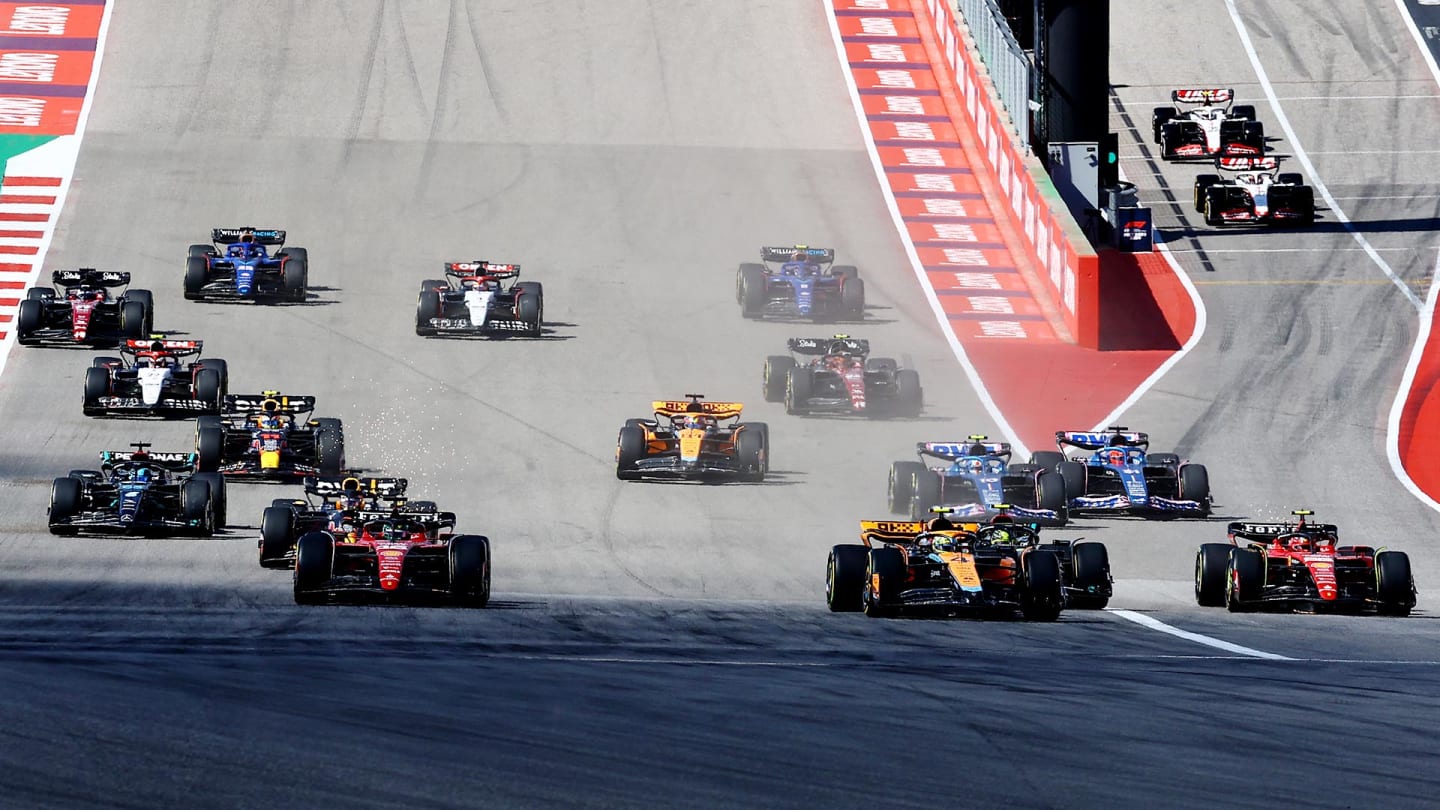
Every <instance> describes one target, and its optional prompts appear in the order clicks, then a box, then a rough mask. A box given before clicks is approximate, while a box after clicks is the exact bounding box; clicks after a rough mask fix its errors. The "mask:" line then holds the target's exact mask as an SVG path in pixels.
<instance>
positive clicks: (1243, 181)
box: [1195, 157, 1315, 225]
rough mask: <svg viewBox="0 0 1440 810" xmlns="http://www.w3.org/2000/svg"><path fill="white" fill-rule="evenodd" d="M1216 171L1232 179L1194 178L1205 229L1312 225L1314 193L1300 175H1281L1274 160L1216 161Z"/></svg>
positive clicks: (1211, 175)
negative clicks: (1213, 226)
mask: <svg viewBox="0 0 1440 810" xmlns="http://www.w3.org/2000/svg"><path fill="white" fill-rule="evenodd" d="M1215 168H1217V169H1223V170H1225V171H1229V172H1234V173H1235V174H1234V176H1233V177H1223V176H1221V175H1218V174H1202V175H1199V176H1197V177H1196V178H1195V210H1196V211H1198V212H1200V213H1201V214H1204V215H1205V224H1207V225H1234V224H1249V223H1264V224H1269V225H1309V224H1311V223H1313V222H1314V221H1315V190H1314V189H1313V188H1311V187H1310V186H1307V185H1305V179H1304V178H1303V177H1301V176H1300V175H1299V174H1295V173H1290V172H1280V171H1278V169H1279V168H1280V162H1279V161H1278V160H1276V159H1275V158H1273V157H1261V158H1218V159H1217V160H1216V161H1215Z"/></svg>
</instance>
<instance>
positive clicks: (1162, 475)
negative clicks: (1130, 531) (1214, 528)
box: [1030, 425, 1210, 517]
mask: <svg viewBox="0 0 1440 810" xmlns="http://www.w3.org/2000/svg"><path fill="white" fill-rule="evenodd" d="M1106 431H1107V432H1105V433H1095V432H1090V431H1079V430H1060V431H1056V432H1055V442H1056V444H1058V445H1059V446H1060V451H1058V452H1057V451H1054V450H1048V451H1041V452H1038V453H1035V454H1034V455H1033V456H1031V458H1030V461H1031V463H1032V464H1034V465H1035V466H1036V467H1040V468H1043V469H1050V470H1057V471H1059V473H1060V475H1061V477H1063V478H1064V479H1065V493H1066V496H1067V497H1068V498H1069V506H1070V511H1071V512H1072V513H1074V512H1120V513H1126V514H1132V515H1143V516H1150V517H1156V516H1163V515H1170V516H1177V517H1179V516H1188V517H1205V516H1206V515H1208V514H1210V474H1209V472H1208V471H1207V470H1206V469H1205V466H1204V465H1203V464H1192V463H1190V462H1189V461H1184V460H1182V459H1181V458H1180V457H1179V456H1178V455H1176V454H1174V453H1151V452H1149V447H1150V437H1149V436H1148V435H1147V434H1144V433H1135V432H1131V431H1130V429H1129V428H1126V427H1122V426H1118V425H1116V426H1112V427H1109V428H1106ZM1067 450H1079V451H1082V452H1078V453H1077V452H1070V453H1068V454H1067V452H1066V451H1067ZM1085 451H1093V452H1085Z"/></svg>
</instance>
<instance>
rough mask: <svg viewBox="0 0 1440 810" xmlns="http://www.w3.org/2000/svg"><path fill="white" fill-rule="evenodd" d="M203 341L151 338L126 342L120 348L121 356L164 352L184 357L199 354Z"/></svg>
mask: <svg viewBox="0 0 1440 810" xmlns="http://www.w3.org/2000/svg"><path fill="white" fill-rule="evenodd" d="M204 345H205V341H203V340H168V339H166V338H163V337H152V338H149V339H145V340H127V341H125V342H124V343H123V344H121V346H120V353H121V354H135V353H137V352H165V353H166V354H169V355H172V356H175V357H184V356H186V355H191V354H199V353H200V349H201V347H202V346H204Z"/></svg>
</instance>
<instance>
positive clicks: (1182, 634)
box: [1106, 610, 1295, 661]
mask: <svg viewBox="0 0 1440 810" xmlns="http://www.w3.org/2000/svg"><path fill="white" fill-rule="evenodd" d="M1106 613H1109V614H1111V615H1113V616H1119V617H1120V618H1122V619H1125V620H1126V621H1131V622H1134V623H1136V624H1138V625H1140V626H1141V627H1148V628H1150V629H1151V630H1158V631H1159V632H1161V633H1166V634H1168V635H1172V636H1175V637H1176V638H1183V639H1185V640H1186V641H1193V642H1195V643H1196V644H1204V645H1205V646H1207V647H1214V648H1215V649H1217V650H1224V651H1226V652H1232V653H1235V654H1237V655H1246V656H1249V657H1251V658H1264V659H1267V660H1270V661H1293V660H1295V659H1293V658H1291V657H1290V656H1288V655H1280V654H1278V653H1270V652H1265V651H1264V650H1256V649H1253V648H1250V647H1244V646H1241V645H1239V644H1232V643H1230V642H1228V641H1224V640H1222V639H1218V638H1211V637H1210V636H1206V635H1202V634H1200V633H1192V632H1190V631H1189V630H1181V629H1180V628H1178V627H1171V626H1170V625H1168V624H1166V623H1164V622H1162V621H1160V620H1159V619H1153V618H1151V617H1149V616H1146V615H1145V614H1144V613H1136V612H1135V611H1133V610H1107V611H1106Z"/></svg>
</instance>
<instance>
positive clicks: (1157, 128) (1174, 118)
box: [1150, 89, 1265, 160]
mask: <svg viewBox="0 0 1440 810" xmlns="http://www.w3.org/2000/svg"><path fill="white" fill-rule="evenodd" d="M1234 98H1235V91H1234V90H1218V89H1217V90H1198V89H1190V90H1174V91H1171V93H1170V99H1171V100H1172V101H1174V102H1176V103H1177V104H1193V105H1198V106H1195V107H1191V108H1189V109H1185V110H1180V109H1177V108H1175V107H1156V108H1155V110H1154V113H1153V114H1152V115H1151V119H1150V123H1151V128H1152V129H1153V130H1154V133H1155V143H1158V144H1160V156H1161V157H1162V158H1164V159H1165V160H1187V159H1192V160H1193V159H1197V158H1213V157H1253V156H1259V155H1263V154H1264V153H1265V125H1264V124H1261V123H1260V122H1259V121H1256V120H1255V108H1254V107H1252V106H1250V105H1249V104H1236V105H1234V106H1230V104H1231V102H1232V101H1233V100H1234ZM1222 104H1223V105H1225V106H1223V107H1222V106H1217V105H1222Z"/></svg>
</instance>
